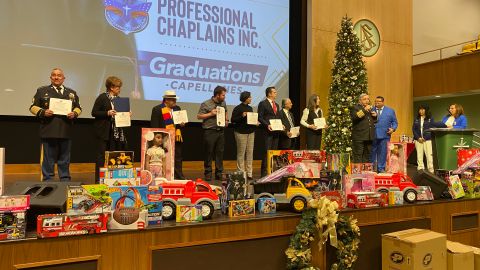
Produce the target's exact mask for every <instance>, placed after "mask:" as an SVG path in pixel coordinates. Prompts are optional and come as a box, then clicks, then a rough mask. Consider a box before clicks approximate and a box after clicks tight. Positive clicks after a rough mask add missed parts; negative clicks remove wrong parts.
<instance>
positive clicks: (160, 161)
mask: <svg viewBox="0 0 480 270" xmlns="http://www.w3.org/2000/svg"><path fill="white" fill-rule="evenodd" d="M174 155H175V130H174V129H165V128H142V139H141V153H140V157H141V168H142V171H143V170H145V171H149V172H150V174H151V180H152V183H151V184H155V185H160V184H162V183H163V182H166V181H173V180H174V179H173V178H174V177H173V168H174V162H175V158H174Z"/></svg>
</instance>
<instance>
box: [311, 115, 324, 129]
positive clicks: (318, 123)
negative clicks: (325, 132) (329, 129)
mask: <svg viewBox="0 0 480 270" xmlns="http://www.w3.org/2000/svg"><path fill="white" fill-rule="evenodd" d="M313 125H315V126H316V127H317V129H319V128H325V126H326V125H327V123H326V122H325V118H323V117H322V118H315V119H313Z"/></svg>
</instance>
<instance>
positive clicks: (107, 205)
mask: <svg viewBox="0 0 480 270" xmlns="http://www.w3.org/2000/svg"><path fill="white" fill-rule="evenodd" d="M111 208H112V198H111V197H110V194H109V193H108V186H107V185H104V184H98V185H81V186H69V187H68V189H67V214H68V215H82V214H92V213H109V212H110V211H111Z"/></svg>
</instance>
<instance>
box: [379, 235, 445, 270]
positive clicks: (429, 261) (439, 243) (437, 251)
mask: <svg viewBox="0 0 480 270" xmlns="http://www.w3.org/2000/svg"><path fill="white" fill-rule="evenodd" d="M446 240H447V236H446V235H445V234H441V233H436V232H433V231H430V230H424V229H409V230H404V231H398V232H393V233H387V234H383V235H382V269H383V270H392V269H396V270H433V269H434V270H446V269H447V254H446V253H447V243H446Z"/></svg>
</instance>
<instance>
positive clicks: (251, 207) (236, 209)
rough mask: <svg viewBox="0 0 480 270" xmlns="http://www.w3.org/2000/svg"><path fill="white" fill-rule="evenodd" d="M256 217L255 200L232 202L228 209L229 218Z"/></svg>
mask: <svg viewBox="0 0 480 270" xmlns="http://www.w3.org/2000/svg"><path fill="white" fill-rule="evenodd" d="M254 215H255V200H254V199H248V200H239V201H230V205H229V207H228V216H229V217H245V216H254Z"/></svg>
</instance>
